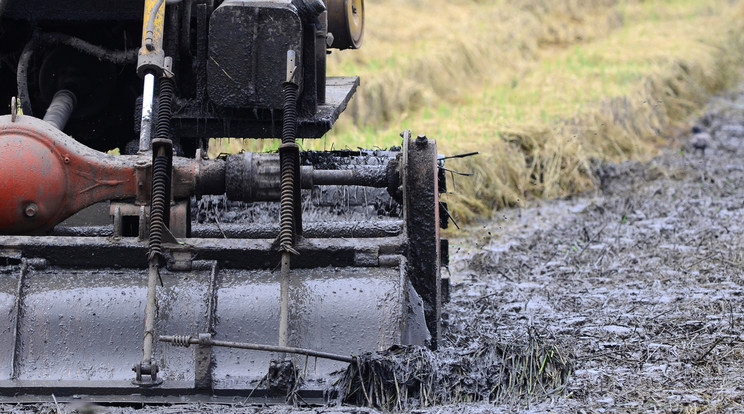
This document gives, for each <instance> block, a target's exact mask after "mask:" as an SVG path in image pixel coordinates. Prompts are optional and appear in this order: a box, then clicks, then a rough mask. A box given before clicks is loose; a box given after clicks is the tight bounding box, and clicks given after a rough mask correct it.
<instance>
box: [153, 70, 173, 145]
mask: <svg viewBox="0 0 744 414" xmlns="http://www.w3.org/2000/svg"><path fill="white" fill-rule="evenodd" d="M174 89H175V83H174V82H173V79H172V78H168V77H163V78H161V79H160V95H159V96H160V99H158V118H157V121H158V123H157V126H156V127H155V138H160V139H168V138H169V137H170V120H171V114H172V109H171V107H172V103H173V90H174Z"/></svg>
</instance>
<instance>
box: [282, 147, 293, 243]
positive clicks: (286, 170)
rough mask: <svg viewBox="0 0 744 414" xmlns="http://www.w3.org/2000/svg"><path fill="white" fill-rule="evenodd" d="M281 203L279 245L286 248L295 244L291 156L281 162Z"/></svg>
mask: <svg viewBox="0 0 744 414" xmlns="http://www.w3.org/2000/svg"><path fill="white" fill-rule="evenodd" d="M281 172H282V181H281V199H280V200H281V203H280V216H279V217H280V230H279V246H281V247H282V248H284V249H286V248H287V247H292V245H293V244H294V243H293V242H294V231H295V218H294V160H293V159H292V157H290V156H286V157H283V158H282V163H281Z"/></svg>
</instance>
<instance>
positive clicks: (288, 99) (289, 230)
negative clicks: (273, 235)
mask: <svg viewBox="0 0 744 414" xmlns="http://www.w3.org/2000/svg"><path fill="white" fill-rule="evenodd" d="M298 89H299V87H298V86H297V84H295V83H292V82H285V83H284V85H283V86H282V92H283V95H284V96H283V97H284V105H283V109H284V114H283V125H282V144H294V143H295V133H296V131H297V91H298ZM290 154H291V153H288V154H286V156H283V157H282V160H281V166H280V168H281V198H280V230H279V246H280V247H281V248H282V249H283V250H289V249H291V248H292V245H293V244H294V233H295V218H294V186H295V171H294V167H295V159H294V156H290Z"/></svg>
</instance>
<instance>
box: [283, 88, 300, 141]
mask: <svg viewBox="0 0 744 414" xmlns="http://www.w3.org/2000/svg"><path fill="white" fill-rule="evenodd" d="M298 89H299V86H297V84H296V83H292V82H284V84H283V85H282V95H283V98H284V102H283V106H282V109H283V122H282V144H293V143H294V142H295V133H296V132H297V91H298Z"/></svg>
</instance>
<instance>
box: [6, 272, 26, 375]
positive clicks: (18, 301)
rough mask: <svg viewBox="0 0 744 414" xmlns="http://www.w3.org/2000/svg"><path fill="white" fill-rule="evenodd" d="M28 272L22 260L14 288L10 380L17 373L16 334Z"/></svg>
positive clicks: (18, 328) (19, 325)
mask: <svg viewBox="0 0 744 414" xmlns="http://www.w3.org/2000/svg"><path fill="white" fill-rule="evenodd" d="M27 272H28V263H27V262H26V261H25V260H23V262H22V263H21V274H20V276H18V286H17V287H16V299H15V308H14V309H15V315H14V318H15V323H13V354H12V355H11V360H10V378H12V379H15V378H16V374H17V371H18V367H17V363H18V360H19V357H20V353H21V350H20V348H19V347H18V332H19V331H20V327H21V306H23V299H22V297H23V282H24V280H25V279H26V273H27Z"/></svg>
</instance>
